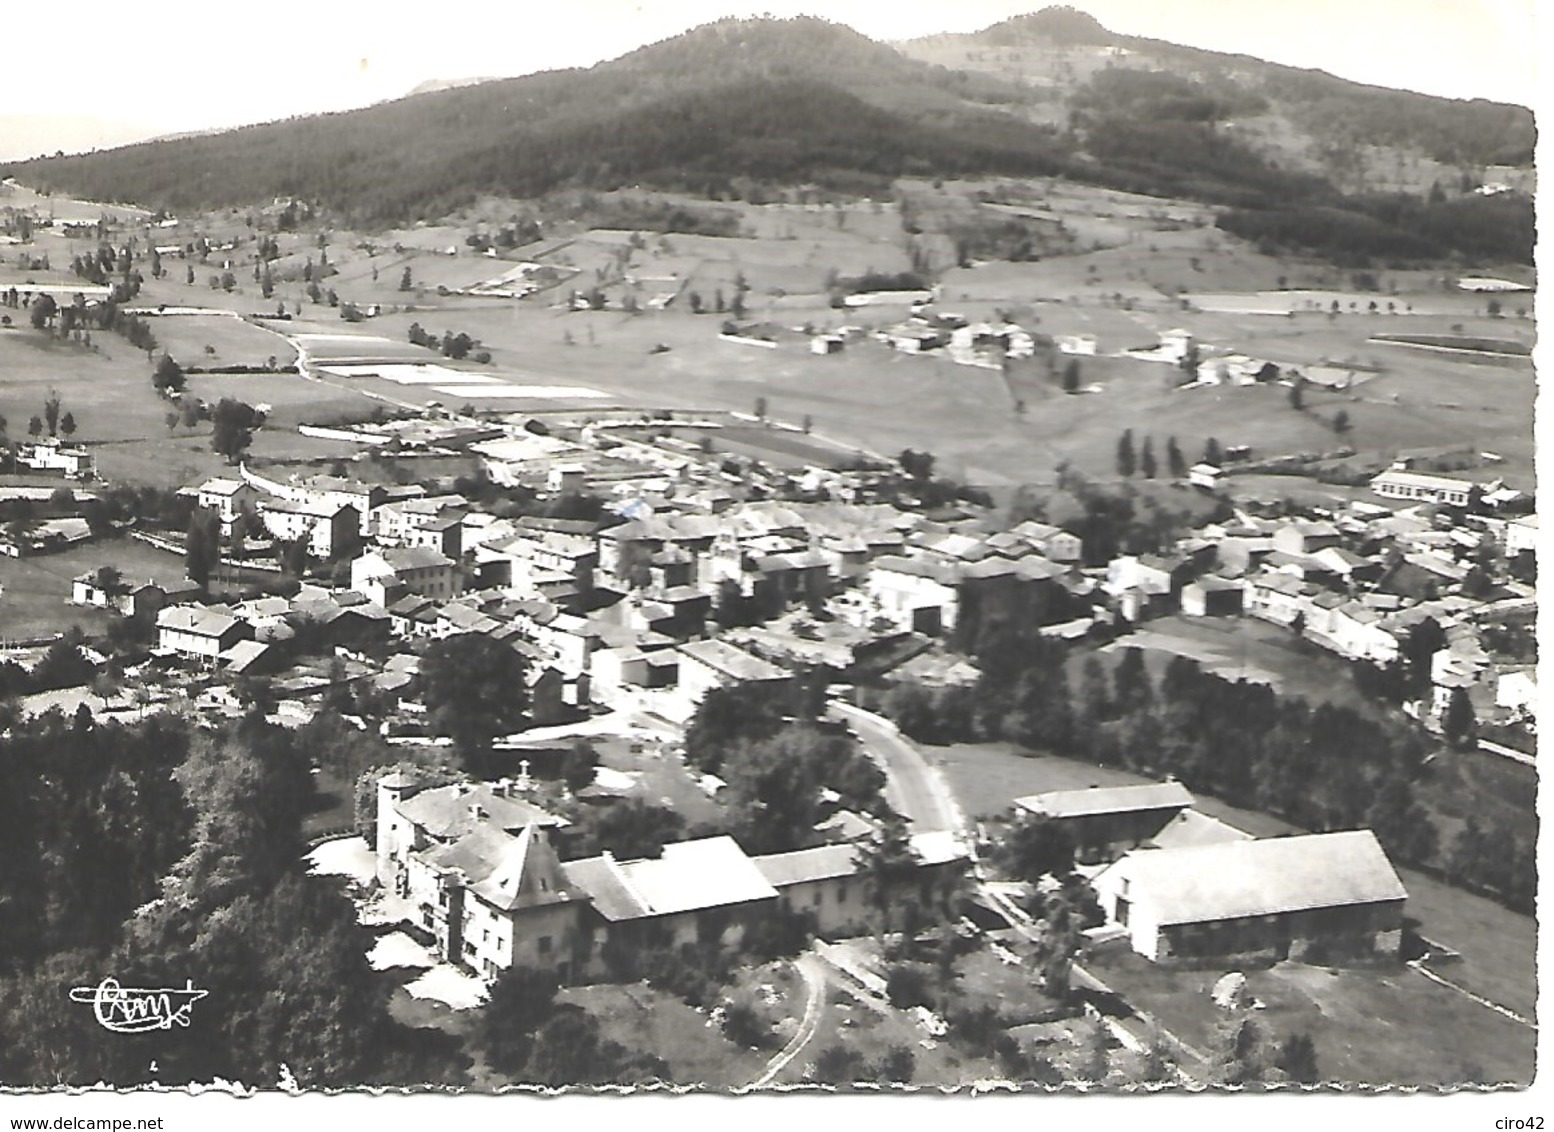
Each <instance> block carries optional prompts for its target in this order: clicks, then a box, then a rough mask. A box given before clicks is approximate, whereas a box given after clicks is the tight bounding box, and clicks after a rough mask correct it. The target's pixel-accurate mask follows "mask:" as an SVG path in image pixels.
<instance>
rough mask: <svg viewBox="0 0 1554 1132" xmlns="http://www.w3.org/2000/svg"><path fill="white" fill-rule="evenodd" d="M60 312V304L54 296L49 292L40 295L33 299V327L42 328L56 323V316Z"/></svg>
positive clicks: (35, 328)
mask: <svg viewBox="0 0 1554 1132" xmlns="http://www.w3.org/2000/svg"><path fill="white" fill-rule="evenodd" d="M58 313H59V304H58V303H56V302H55V301H54V297H53V296H52V295H49V294H47V293H44V294H41V295H39V296H38V297H37V298H36V299H34V300H33V301H32V313H31V316H30V317H31V319H32V328H33V329H34V330H42V329H43V328H44V327H45V326H52V325H53V324H54V316H55V315H57V314H58Z"/></svg>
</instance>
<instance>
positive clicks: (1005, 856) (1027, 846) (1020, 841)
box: [997, 817, 1074, 884]
mask: <svg viewBox="0 0 1554 1132" xmlns="http://www.w3.org/2000/svg"><path fill="white" fill-rule="evenodd" d="M997 861H998V865H999V867H1000V868H1001V869H1003V871H1004V872H1005V873H1006V874H1007V875H1008V876H1010V877H1012V878H1013V879H1015V880H1023V881H1027V882H1029V883H1031V884H1036V883H1038V882H1039V881H1040V880H1041V878H1042V877H1044V876H1054V877H1061V876H1067V875H1068V874H1069V873H1071V872H1073V871H1074V839H1073V837H1071V836H1070V835H1069V834H1068V833H1067V832H1066V831H1065V830H1064V829H1063V828H1062V826H1060V825H1058V824H1057V823H1056V822H1053V821H1050V820H1047V819H1044V818H1037V817H1024V818H1021V819H1020V820H1018V821H1016V822H1015V824H1014V825H1013V826H1011V827H1010V829H1009V832H1008V834H1007V835H1005V837H1004V839H1003V840H1002V842H1000V843H999V846H998V852H997Z"/></svg>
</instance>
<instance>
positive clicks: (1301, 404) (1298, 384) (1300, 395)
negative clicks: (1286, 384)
mask: <svg viewBox="0 0 1554 1132" xmlns="http://www.w3.org/2000/svg"><path fill="white" fill-rule="evenodd" d="M1305 407H1306V393H1305V382H1304V381H1303V380H1302V379H1301V378H1298V377H1297V378H1296V379H1295V380H1294V381H1293V382H1291V383H1290V408H1292V409H1294V410H1295V411H1296V412H1297V413H1298V412H1300V411H1301V410H1302V409H1304V408H1305Z"/></svg>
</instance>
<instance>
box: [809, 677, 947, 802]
mask: <svg viewBox="0 0 1554 1132" xmlns="http://www.w3.org/2000/svg"><path fill="white" fill-rule="evenodd" d="M829 712H830V715H831V717H832V718H833V719H841V720H844V721H845V722H846V723H848V724H849V725H850V726H851V727H852V729H853V731H854V732H855V733H856V734H857V736H858V738H859V740H860V741H862V743H863V746H864V750H866V751H867V752H868V754H869V756H870V757H871V758H872V759H874V761H875V762H876V763H878V764H879V766H880V769H881V770H883V771H884V772H885V800H886V801H887V802H889V803H890V804H891V806H892V807H893V808H894V809H895V810H896V812H897V813H899V814H901V815H902V816H903V817H905V818H906V819H907V821H908V822H909V823H911V826H912V832H913V833H926V832H929V831H933V830H944V829H951V830H955V831H957V832H959V831H963V830H964V829H965V819H964V817H963V816H962V815H961V812H960V807H959V806H958V805H957V804H956V802H955V797H954V795H953V794H951V793H950V790H949V787H947V786H946V785H945V783H944V779H943V778H942V777H941V776H940V774H939V772H938V771H937V770H935V769H934V768H933V767H932V766H930V765H929V763H928V760H927V759H925V758H924V757H923V754H922V752H921V751H919V750H918V749H917V747H916V746H914V745H913V744H912V743H911V742H909V741H908V740H906V739H904V738H902V736H901V733H900V732H899V731H898V730H896V726H895V724H893V723H891V722H890V721H889V720H887V719H882V718H881V717H879V716H877V715H874V714H873V713H872V712H867V711H864V710H863V709H862V708H857V707H853V706H852V705H851V704H844V703H837V702H833V703H832V704H831V705H830V708H829Z"/></svg>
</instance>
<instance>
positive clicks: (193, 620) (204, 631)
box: [156, 605, 254, 661]
mask: <svg viewBox="0 0 1554 1132" xmlns="http://www.w3.org/2000/svg"><path fill="white" fill-rule="evenodd" d="M156 628H157V647H158V648H160V649H163V650H165V651H168V652H175V653H181V654H183V655H184V656H194V657H200V658H202V659H204V660H210V661H214V660H216V659H217V658H218V657H219V656H220V655H221V654H222V653H224V652H226V651H227V650H228V649H230V648H231V647H232V646H233V645H235V644H237V642H239V641H247V640H252V639H253V635H254V629H253V626H252V625H250V624H248V622H246V621H239V620H238V619H237V618H236V617H233V616H232V615H231V614H228V613H224V612H222V611H220V610H217V609H210V608H207V607H205V606H202V605H170V606H168V607H167V608H166V609H164V610H162V611H161V612H160V613H158V614H157V617H156Z"/></svg>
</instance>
